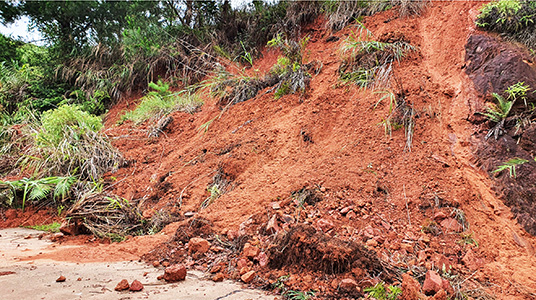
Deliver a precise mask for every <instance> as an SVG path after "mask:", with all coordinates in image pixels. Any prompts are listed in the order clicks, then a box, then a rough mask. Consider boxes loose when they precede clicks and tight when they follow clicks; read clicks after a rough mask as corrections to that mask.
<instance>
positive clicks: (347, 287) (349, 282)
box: [339, 278, 357, 292]
mask: <svg viewBox="0 0 536 300" xmlns="http://www.w3.org/2000/svg"><path fill="white" fill-rule="evenodd" d="M339 288H340V289H342V290H343V291H346V292H351V291H355V290H356V289H357V282H356V281H355V280H353V279H352V278H345V279H343V280H341V282H340V283H339Z"/></svg>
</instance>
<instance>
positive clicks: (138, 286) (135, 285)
mask: <svg viewBox="0 0 536 300" xmlns="http://www.w3.org/2000/svg"><path fill="white" fill-rule="evenodd" d="M129 290H130V291H133V292H139V291H141V290H143V284H142V283H141V282H139V281H138V280H134V281H132V284H131V285H130V288H129Z"/></svg>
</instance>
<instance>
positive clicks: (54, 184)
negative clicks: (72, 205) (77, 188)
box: [0, 176, 76, 209]
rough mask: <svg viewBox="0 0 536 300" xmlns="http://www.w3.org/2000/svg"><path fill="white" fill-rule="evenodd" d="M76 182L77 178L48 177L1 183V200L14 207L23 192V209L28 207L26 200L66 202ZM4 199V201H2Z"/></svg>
mask: <svg viewBox="0 0 536 300" xmlns="http://www.w3.org/2000/svg"><path fill="white" fill-rule="evenodd" d="M75 182H76V178H75V177H71V176H69V177H46V178H40V179H29V178H23V179H20V180H13V181H0V200H3V201H2V202H4V203H5V204H7V205H9V206H12V205H14V203H15V202H14V201H15V199H16V195H17V193H21V192H22V203H21V204H22V209H24V207H25V205H26V200H29V201H40V200H43V199H46V198H50V197H49V195H50V192H51V191H53V193H52V199H53V200H54V201H56V200H58V199H60V198H61V200H65V198H66V197H67V196H68V194H69V191H70V189H71V186H72V185H73V183H75ZM2 198H3V199H2Z"/></svg>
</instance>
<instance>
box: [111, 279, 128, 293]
mask: <svg viewBox="0 0 536 300" xmlns="http://www.w3.org/2000/svg"><path fill="white" fill-rule="evenodd" d="M129 288H130V284H129V283H128V281H127V280H126V279H123V280H121V281H120V282H119V283H118V284H117V285H116V286H115V289H114V290H116V291H125V290H128V289H129Z"/></svg>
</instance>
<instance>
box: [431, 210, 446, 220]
mask: <svg viewBox="0 0 536 300" xmlns="http://www.w3.org/2000/svg"><path fill="white" fill-rule="evenodd" d="M446 218H447V214H445V213H444V212H442V211H438V212H436V213H435V215H434V220H443V219H446Z"/></svg>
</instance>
